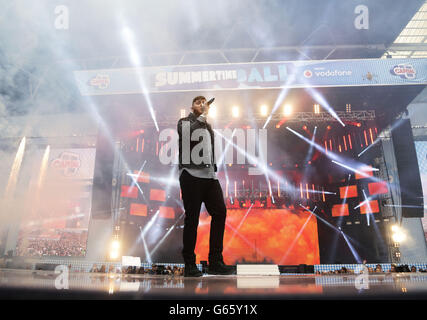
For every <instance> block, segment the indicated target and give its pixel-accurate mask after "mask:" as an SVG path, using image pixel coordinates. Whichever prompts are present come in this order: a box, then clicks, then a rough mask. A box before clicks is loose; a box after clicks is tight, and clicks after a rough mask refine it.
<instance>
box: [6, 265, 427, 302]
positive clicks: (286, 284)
mask: <svg viewBox="0 0 427 320" xmlns="http://www.w3.org/2000/svg"><path fill="white" fill-rule="evenodd" d="M362 280H363V281H362ZM366 280H368V281H366ZM67 287H68V289H67ZM0 298H1V299H132V300H134V299H144V300H150V299H155V300H171V299H172V300H199V299H202V300H203V299H221V300H224V299H225V300H228V299H248V300H254V299H255V300H277V299H280V300H283V299H284V300H286V299H322V300H323V299H340V300H341V299H426V298H427V274H425V273H384V274H370V275H369V276H367V277H365V278H363V279H362V278H360V276H358V275H343V274H339V275H280V276H237V275H232V276H212V275H205V276H203V277H200V278H184V277H182V276H166V275H147V274H145V275H119V274H94V273H72V272H71V273H69V274H68V276H67V275H66V274H65V273H61V274H59V273H58V274H55V272H54V271H34V270H12V269H0Z"/></svg>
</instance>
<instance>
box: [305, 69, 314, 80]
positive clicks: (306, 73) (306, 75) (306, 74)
mask: <svg viewBox="0 0 427 320" xmlns="http://www.w3.org/2000/svg"><path fill="white" fill-rule="evenodd" d="M312 76H313V72H311V70H305V71H304V77H306V78H311V77H312Z"/></svg>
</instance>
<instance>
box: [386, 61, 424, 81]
mask: <svg viewBox="0 0 427 320" xmlns="http://www.w3.org/2000/svg"><path fill="white" fill-rule="evenodd" d="M390 72H391V74H392V75H395V76H399V77H401V78H402V79H415V77H416V74H417V72H416V70H415V68H414V67H413V66H412V65H410V64H403V63H402V64H398V65H397V66H394V67H393V69H391V70H390Z"/></svg>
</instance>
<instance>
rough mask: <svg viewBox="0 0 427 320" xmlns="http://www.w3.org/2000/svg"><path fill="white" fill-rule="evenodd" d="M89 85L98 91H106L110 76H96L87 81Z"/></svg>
mask: <svg viewBox="0 0 427 320" xmlns="http://www.w3.org/2000/svg"><path fill="white" fill-rule="evenodd" d="M89 85H90V86H92V87H97V88H98V89H107V88H108V86H109V85H110V76H109V75H108V74H97V75H96V77H93V78H92V79H90V80H89Z"/></svg>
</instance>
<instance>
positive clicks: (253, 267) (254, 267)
mask: <svg viewBox="0 0 427 320" xmlns="http://www.w3.org/2000/svg"><path fill="white" fill-rule="evenodd" d="M237 275H239V276H279V275H280V271H279V266H278V265H277V264H238V265H237Z"/></svg>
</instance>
